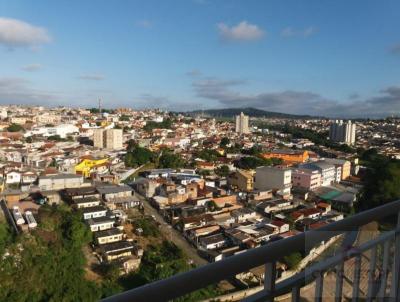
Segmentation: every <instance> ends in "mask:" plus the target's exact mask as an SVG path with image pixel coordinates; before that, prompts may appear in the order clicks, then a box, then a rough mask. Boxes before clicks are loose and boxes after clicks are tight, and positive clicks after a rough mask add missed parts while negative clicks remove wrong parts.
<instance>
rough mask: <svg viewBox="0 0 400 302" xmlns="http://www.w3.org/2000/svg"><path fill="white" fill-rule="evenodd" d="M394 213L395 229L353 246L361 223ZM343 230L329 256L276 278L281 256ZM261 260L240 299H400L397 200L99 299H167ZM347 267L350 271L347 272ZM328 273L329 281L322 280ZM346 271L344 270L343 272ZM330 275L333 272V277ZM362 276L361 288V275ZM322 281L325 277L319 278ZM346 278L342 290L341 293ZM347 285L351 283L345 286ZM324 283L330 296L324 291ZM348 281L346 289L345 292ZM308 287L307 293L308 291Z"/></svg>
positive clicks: (399, 209)
mask: <svg viewBox="0 0 400 302" xmlns="http://www.w3.org/2000/svg"><path fill="white" fill-rule="evenodd" d="M393 215H396V217H397V225H396V227H395V229H393V230H391V231H386V232H382V233H380V235H379V236H375V238H372V239H368V240H366V241H365V242H363V243H361V244H358V245H356V243H357V242H359V240H357V238H359V237H360V234H361V232H360V228H361V227H363V226H365V225H367V224H369V223H371V222H374V221H377V220H380V221H381V220H382V219H383V218H387V217H389V216H393ZM341 235H342V238H343V240H342V244H341V248H340V249H339V250H338V251H337V252H336V253H335V254H334V255H333V256H330V257H328V258H324V259H323V260H321V261H320V262H318V263H316V264H314V265H311V266H309V267H307V268H306V269H304V270H302V271H300V272H298V273H297V274H295V275H293V276H292V277H290V278H287V279H284V280H282V281H280V282H276V275H277V274H276V263H277V261H279V260H280V259H282V257H283V256H285V255H288V254H290V253H292V252H293V251H297V250H299V249H302V248H304V247H306V249H309V248H311V247H314V246H318V245H320V244H321V242H326V241H327V240H329V239H331V238H333V237H336V236H341ZM261 265H264V267H265V273H264V276H265V277H264V285H263V288H262V289H261V290H260V291H258V292H257V293H255V294H253V295H251V296H248V297H247V298H245V299H243V300H244V301H248V302H253V301H274V300H275V299H276V300H278V298H277V297H282V295H286V296H287V299H286V300H285V301H288V299H291V301H300V295H301V293H302V292H301V291H302V290H305V286H307V290H308V292H307V293H308V295H307V296H304V297H305V298H310V297H312V298H313V299H314V301H328V300H329V301H344V297H345V296H346V297H347V298H350V299H351V300H352V301H375V300H378V301H399V300H400V282H399V280H400V278H399V275H400V201H395V202H392V203H388V204H385V205H383V206H380V207H377V208H374V209H371V210H367V211H364V212H361V213H359V214H356V215H354V216H351V217H348V218H345V219H343V220H340V221H337V222H333V223H331V224H328V225H326V226H323V227H321V228H319V229H316V230H312V231H307V232H304V233H301V234H299V235H296V236H293V237H290V238H287V239H284V240H279V241H275V242H271V243H268V244H266V245H264V246H261V247H258V248H255V249H251V250H248V251H246V252H243V253H241V254H237V255H235V256H231V257H228V258H226V259H223V260H221V261H218V262H214V263H210V264H207V265H204V266H201V267H199V268H196V269H194V270H191V271H188V272H185V273H181V274H177V275H175V276H173V277H170V278H168V279H164V280H160V281H157V282H154V283H151V284H147V285H144V286H142V287H139V288H135V289H132V290H129V291H126V292H123V293H121V294H118V295H115V296H112V297H109V298H106V299H104V300H103V301H104V302H117V301H118V302H120V301H122V302H123V301H134V302H141V301H143V302H148V301H168V300H173V299H175V298H178V297H182V296H184V295H186V294H188V293H190V292H192V291H195V290H198V289H201V288H204V287H206V286H208V285H211V284H215V283H217V282H219V281H221V280H225V279H229V278H231V277H234V276H236V275H237V274H239V273H242V272H246V271H249V270H250V269H252V268H255V267H259V266H261ZM349 270H351V273H348V272H349ZM328 273H329V275H330V276H331V279H330V280H329V284H327V282H328V281H327V280H324V279H325V278H326V276H327V275H328ZM346 273H347V274H346ZM332 276H334V277H332ZM361 279H362V280H363V284H364V286H363V288H361V285H360V280H361ZM324 281H325V282H324ZM344 282H346V286H347V288H346V290H347V294H346V295H345V293H344ZM349 284H350V285H349ZM324 285H325V286H326V285H329V290H330V295H329V299H328V298H327V297H328V296H327V293H326V292H325V291H324ZM349 286H350V293H349ZM310 291H311V292H312V294H309V293H310Z"/></svg>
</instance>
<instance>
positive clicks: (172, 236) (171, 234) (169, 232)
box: [135, 192, 208, 266]
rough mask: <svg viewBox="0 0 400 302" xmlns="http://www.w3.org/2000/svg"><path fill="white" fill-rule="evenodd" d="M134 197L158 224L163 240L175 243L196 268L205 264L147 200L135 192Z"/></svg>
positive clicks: (205, 261)
mask: <svg viewBox="0 0 400 302" xmlns="http://www.w3.org/2000/svg"><path fill="white" fill-rule="evenodd" d="M135 195H136V196H137V197H138V198H139V200H140V201H142V203H143V207H144V211H145V213H146V214H148V215H153V216H154V217H155V219H156V221H157V222H158V223H159V224H160V231H161V232H162V233H163V235H164V236H165V238H167V239H169V240H170V241H172V242H173V243H175V244H176V245H177V246H178V247H179V248H181V249H182V250H183V251H184V252H185V254H186V255H187V256H188V257H189V258H190V259H191V260H193V262H194V264H195V265H196V266H201V265H204V264H207V263H208V261H207V260H205V259H203V258H202V257H200V256H199V254H198V253H197V250H196V249H195V248H194V247H193V246H192V245H190V244H189V243H188V242H187V241H186V239H185V238H184V237H183V236H182V234H181V233H179V232H178V231H177V230H175V229H174V228H172V227H171V225H170V224H169V223H167V222H165V221H164V218H163V217H162V216H161V215H160V214H159V213H158V211H157V210H156V209H155V208H153V207H152V206H151V205H150V203H149V202H148V201H147V199H146V198H145V197H143V196H141V195H140V194H138V193H136V192H135Z"/></svg>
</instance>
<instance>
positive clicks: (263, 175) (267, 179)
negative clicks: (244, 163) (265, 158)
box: [254, 167, 292, 196]
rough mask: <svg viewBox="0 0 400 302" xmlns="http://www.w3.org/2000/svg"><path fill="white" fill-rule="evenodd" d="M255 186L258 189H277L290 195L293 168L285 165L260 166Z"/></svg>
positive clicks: (285, 194) (280, 192)
mask: <svg viewBox="0 0 400 302" xmlns="http://www.w3.org/2000/svg"><path fill="white" fill-rule="evenodd" d="M254 186H255V188H256V189H257V190H269V189H272V190H277V193H278V194H280V195H283V196H287V195H290V189H291V187H292V170H290V169H288V168H283V167H258V168H257V169H256V175H255V183H254Z"/></svg>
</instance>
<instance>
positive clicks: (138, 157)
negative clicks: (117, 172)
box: [125, 141, 156, 167]
mask: <svg viewBox="0 0 400 302" xmlns="http://www.w3.org/2000/svg"><path fill="white" fill-rule="evenodd" d="M155 156H156V155H155V154H154V153H153V152H151V151H150V150H149V149H147V148H143V147H139V145H137V144H136V143H135V142H134V141H129V142H128V148H127V153H126V155H125V165H126V166H127V167H138V166H141V165H144V164H147V163H149V162H152V161H154V160H155Z"/></svg>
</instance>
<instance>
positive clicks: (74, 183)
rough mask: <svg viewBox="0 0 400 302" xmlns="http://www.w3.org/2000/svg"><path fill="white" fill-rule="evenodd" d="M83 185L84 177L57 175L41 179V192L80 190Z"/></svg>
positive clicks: (41, 177)
mask: <svg viewBox="0 0 400 302" xmlns="http://www.w3.org/2000/svg"><path fill="white" fill-rule="evenodd" d="M82 185H83V177H82V175H76V174H57V175H49V176H40V177H39V188H40V190H63V189H66V188H79V187H81V186H82Z"/></svg>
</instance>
